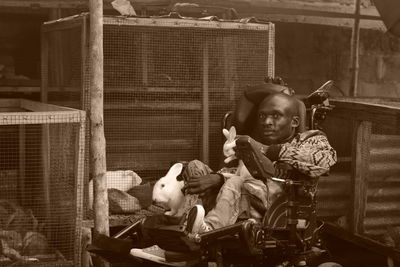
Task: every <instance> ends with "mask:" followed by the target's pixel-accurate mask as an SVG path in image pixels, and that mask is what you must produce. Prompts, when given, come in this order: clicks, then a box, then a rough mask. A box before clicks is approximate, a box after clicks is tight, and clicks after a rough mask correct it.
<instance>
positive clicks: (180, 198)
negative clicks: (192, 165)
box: [153, 163, 185, 216]
mask: <svg viewBox="0 0 400 267" xmlns="http://www.w3.org/2000/svg"><path fill="white" fill-rule="evenodd" d="M182 169H183V164H182V163H175V164H174V165H173V166H172V167H171V168H170V169H169V171H168V173H167V174H166V175H165V176H164V177H161V178H160V179H159V180H158V181H157V182H156V183H155V185H154V188H153V201H154V202H156V203H159V204H162V205H164V206H167V207H168V208H170V210H169V211H167V212H165V214H166V215H171V216H173V215H175V214H176V213H177V212H178V210H179V208H180V207H181V206H182V204H183V203H184V198H185V196H184V194H183V193H182V188H183V186H184V182H183V181H178V180H177V177H178V175H179V174H180V173H181V172H182Z"/></svg>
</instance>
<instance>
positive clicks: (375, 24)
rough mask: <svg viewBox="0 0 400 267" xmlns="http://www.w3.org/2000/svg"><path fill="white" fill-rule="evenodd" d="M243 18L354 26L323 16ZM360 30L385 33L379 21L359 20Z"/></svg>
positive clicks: (350, 20)
mask: <svg viewBox="0 0 400 267" xmlns="http://www.w3.org/2000/svg"><path fill="white" fill-rule="evenodd" d="M241 15H243V16H244V17H250V16H254V17H257V18H258V19H262V20H265V21H271V22H285V23H304V24H316V25H326V26H333V27H343V28H352V27H353V25H354V19H353V18H332V17H323V16H305V15H290V14H267V13H245V14H241ZM360 28H361V29H369V30H378V31H386V27H385V24H384V23H383V21H381V20H361V21H360Z"/></svg>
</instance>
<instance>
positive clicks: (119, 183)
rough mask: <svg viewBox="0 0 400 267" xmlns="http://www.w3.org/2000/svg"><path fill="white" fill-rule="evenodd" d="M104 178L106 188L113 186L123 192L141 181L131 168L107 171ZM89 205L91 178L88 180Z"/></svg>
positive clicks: (90, 200) (91, 197)
mask: <svg viewBox="0 0 400 267" xmlns="http://www.w3.org/2000/svg"><path fill="white" fill-rule="evenodd" d="M106 180H107V189H110V188H115V189H118V190H121V191H124V192H127V191H128V190H129V189H131V188H132V187H134V186H136V185H140V183H141V182H142V178H140V177H139V175H137V174H136V173H135V172H134V171H131V170H126V171H123V170H120V171H107V173H106ZM89 207H90V208H93V179H92V180H90V182H89Z"/></svg>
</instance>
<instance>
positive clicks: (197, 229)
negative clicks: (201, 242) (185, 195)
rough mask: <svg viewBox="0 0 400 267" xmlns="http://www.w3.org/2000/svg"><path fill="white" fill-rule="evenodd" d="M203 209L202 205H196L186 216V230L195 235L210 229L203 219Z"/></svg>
mask: <svg viewBox="0 0 400 267" xmlns="http://www.w3.org/2000/svg"><path fill="white" fill-rule="evenodd" d="M204 215H205V211H204V208H203V206H202V205H196V206H194V207H193V208H191V209H190V211H189V214H188V217H187V225H186V231H187V232H188V233H189V234H192V235H195V234H199V233H204V232H208V231H211V230H212V228H211V226H209V225H208V224H207V223H206V222H205V221H204Z"/></svg>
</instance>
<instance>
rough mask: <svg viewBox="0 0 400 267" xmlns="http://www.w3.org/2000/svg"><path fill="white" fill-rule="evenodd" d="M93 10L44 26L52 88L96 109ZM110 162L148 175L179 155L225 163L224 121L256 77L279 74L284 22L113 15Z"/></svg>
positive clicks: (107, 21)
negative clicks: (277, 45)
mask: <svg viewBox="0 0 400 267" xmlns="http://www.w3.org/2000/svg"><path fill="white" fill-rule="evenodd" d="M88 19H89V18H88V15H87V14H82V15H77V16H74V17H69V18H65V19H61V20H58V21H52V22H48V23H45V24H44V25H43V27H42V32H43V34H42V45H43V47H42V80H43V84H42V89H43V90H44V95H45V97H46V98H48V100H49V101H50V102H53V103H60V102H59V101H60V100H62V103H63V105H68V106H72V107H81V108H82V109H84V110H86V111H88V110H89V103H90V102H89V93H90V89H89V81H90V80H89V78H90V69H89V68H88V66H89V62H90V58H89V57H88V54H89V51H88V49H89V46H88V39H89V36H88V33H89V29H88V25H89V21H88ZM103 40H104V41H103V43H104V127H105V137H106V142H107V144H106V151H107V169H108V170H118V169H130V170H134V171H135V172H137V173H138V174H139V175H140V176H142V177H144V178H152V179H156V178H158V177H160V175H163V174H165V170H167V169H168V168H169V166H170V165H171V163H172V162H174V161H185V160H186V161H187V160H192V159H201V160H203V161H204V162H206V163H209V164H210V165H211V167H212V168H216V167H217V166H218V165H219V163H220V160H221V156H222V142H223V138H222V132H221V121H222V118H223V115H224V114H225V112H227V111H229V110H232V109H233V108H234V105H235V103H236V100H237V99H238V98H239V96H240V95H241V93H242V91H243V89H245V87H246V85H248V84H255V83H257V84H258V83H262V81H263V78H264V77H265V76H266V75H271V76H273V73H274V25H273V24H271V23H256V22H253V21H251V20H241V21H218V20H215V18H214V20H213V19H211V20H203V19H183V18H173V17H150V18H139V17H135V18H125V17H111V16H105V17H104V28H103Z"/></svg>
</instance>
